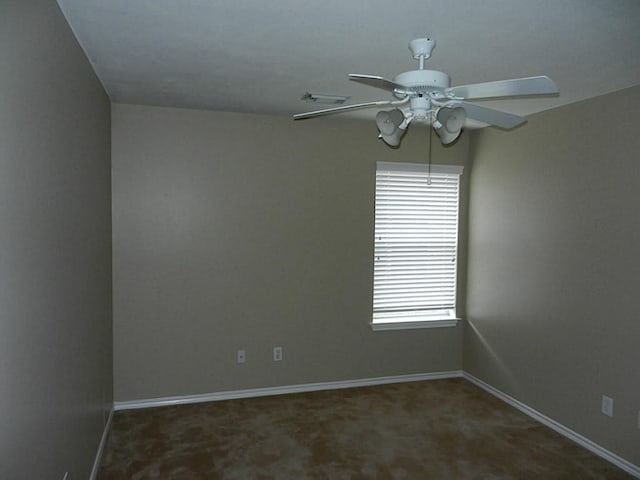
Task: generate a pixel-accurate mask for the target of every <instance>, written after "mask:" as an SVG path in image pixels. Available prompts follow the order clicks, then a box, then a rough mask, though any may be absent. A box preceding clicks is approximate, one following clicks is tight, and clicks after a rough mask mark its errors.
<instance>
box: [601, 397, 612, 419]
mask: <svg viewBox="0 0 640 480" xmlns="http://www.w3.org/2000/svg"><path fill="white" fill-rule="evenodd" d="M602 413H603V414H605V415H606V416H607V417H613V398H611V397H607V396H606V395H602Z"/></svg>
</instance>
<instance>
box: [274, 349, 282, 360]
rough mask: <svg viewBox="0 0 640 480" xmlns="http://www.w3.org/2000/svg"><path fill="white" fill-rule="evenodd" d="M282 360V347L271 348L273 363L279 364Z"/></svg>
mask: <svg viewBox="0 0 640 480" xmlns="http://www.w3.org/2000/svg"><path fill="white" fill-rule="evenodd" d="M280 360H282V347H273V361H274V362H279V361H280Z"/></svg>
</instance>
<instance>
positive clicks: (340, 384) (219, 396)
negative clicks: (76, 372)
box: [114, 370, 463, 410]
mask: <svg viewBox="0 0 640 480" xmlns="http://www.w3.org/2000/svg"><path fill="white" fill-rule="evenodd" d="M462 376H463V373H462V371H461V370H453V371H450V372H436V373H416V374H410V375H395V376H390V377H374V378H362V379H358V380H341V381H336V382H323V383H305V384H300V385H287V386H282V387H266V388H252V389H247V390H234V391H227V392H218V393H204V394H200V395H185V396H177V397H162V398H149V399H145V400H131V401H126V402H115V403H114V408H115V410H132V409H135V408H150V407H166V406H168V405H183V404H187V403H201V402H216V401H220V400H234V399H237V398H250V397H266V396H271V395H284V394H288V393H303V392H317V391H320V390H337V389H341V388H354V387H367V386H372V385H384V384H389V383H402V382H421V381H424V380H436V379H440V378H458V377H462Z"/></svg>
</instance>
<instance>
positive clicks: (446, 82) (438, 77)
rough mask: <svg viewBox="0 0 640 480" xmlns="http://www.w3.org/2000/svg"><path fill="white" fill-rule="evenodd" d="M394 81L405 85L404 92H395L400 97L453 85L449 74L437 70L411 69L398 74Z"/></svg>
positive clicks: (437, 90) (436, 90)
mask: <svg viewBox="0 0 640 480" xmlns="http://www.w3.org/2000/svg"><path fill="white" fill-rule="evenodd" d="M393 81H394V82H395V83H397V84H399V85H402V86H403V87H405V91H404V92H398V93H395V92H394V94H395V96H396V97H398V98H404V97H405V96H406V94H407V93H415V94H429V93H431V92H434V91H435V92H440V91H442V90H444V89H445V88H449V87H450V85H451V79H450V78H449V75H447V74H446V73H443V72H438V71H436V70H411V71H409V72H403V73H401V74H399V75H398V76H396V77H395V78H394V79H393Z"/></svg>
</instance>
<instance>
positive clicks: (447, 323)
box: [371, 318, 460, 332]
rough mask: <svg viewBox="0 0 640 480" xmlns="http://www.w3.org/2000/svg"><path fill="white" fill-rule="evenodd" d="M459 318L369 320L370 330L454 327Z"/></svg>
mask: <svg viewBox="0 0 640 480" xmlns="http://www.w3.org/2000/svg"><path fill="white" fill-rule="evenodd" d="M459 320H460V319H459V318H443V319H441V320H422V321H410V322H402V321H400V322H371V330H373V331H374V332H376V331H379V330H413V329H417V328H445V327H455V326H456V325H457V324H458V321H459Z"/></svg>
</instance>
